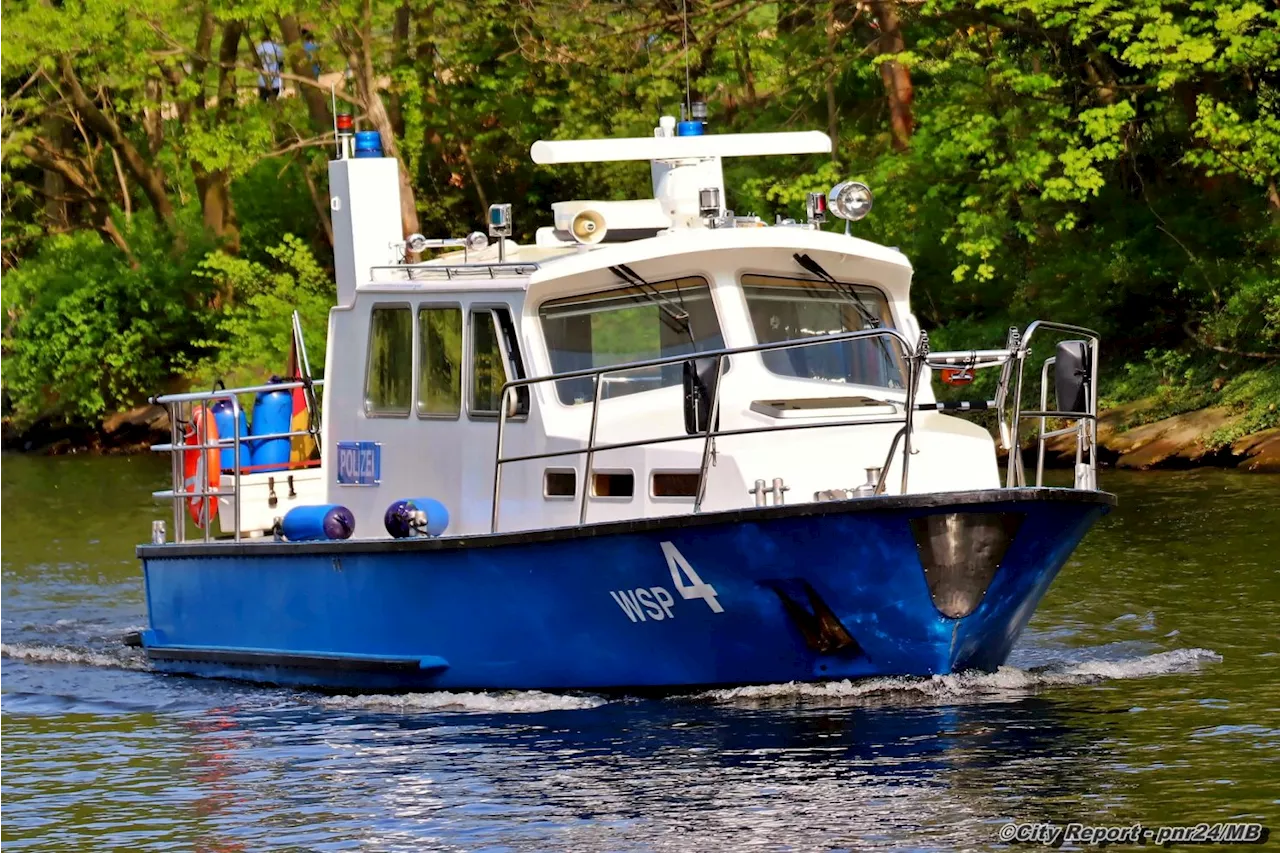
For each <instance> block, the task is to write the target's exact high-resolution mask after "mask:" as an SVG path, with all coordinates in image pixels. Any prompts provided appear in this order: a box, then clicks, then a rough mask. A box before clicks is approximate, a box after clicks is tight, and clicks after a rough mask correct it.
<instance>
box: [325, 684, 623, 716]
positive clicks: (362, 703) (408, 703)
mask: <svg viewBox="0 0 1280 853" xmlns="http://www.w3.org/2000/svg"><path fill="white" fill-rule="evenodd" d="M606 701H608V700H606V699H604V698H602V697H600V696H579V695H573V696H570V695H564V694H558V693H543V692H542V691H540V690H506V691H494V692H491V693H489V692H485V693H449V692H444V691H442V692H439V693H405V694H402V695H387V694H369V695H362V696H327V697H325V698H323V699H321V700H320V704H322V705H324V706H325V707H328V708H335V709H341V710H349V711H384V712H385V711H390V712H393V713H413V712H423V711H472V712H481V713H490V714H536V713H538V712H541V711H583V710H588V709H590V708H598V707H600V706H601V705H603V704H605V703H606Z"/></svg>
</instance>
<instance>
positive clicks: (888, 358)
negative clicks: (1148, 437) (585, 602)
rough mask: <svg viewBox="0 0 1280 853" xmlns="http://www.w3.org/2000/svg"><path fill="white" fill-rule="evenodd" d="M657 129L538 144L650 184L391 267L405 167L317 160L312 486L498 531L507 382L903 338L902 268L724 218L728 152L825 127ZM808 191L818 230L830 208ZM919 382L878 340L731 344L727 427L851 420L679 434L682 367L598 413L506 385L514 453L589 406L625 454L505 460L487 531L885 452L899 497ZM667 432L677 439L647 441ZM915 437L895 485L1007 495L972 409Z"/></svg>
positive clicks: (603, 441)
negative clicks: (321, 261) (330, 270)
mask: <svg viewBox="0 0 1280 853" xmlns="http://www.w3.org/2000/svg"><path fill="white" fill-rule="evenodd" d="M670 130H671V128H670V127H669V126H668V124H667V123H664V124H663V125H662V126H660V127H659V128H658V129H657V135H655V137H654V138H651V139H650V138H644V139H632V140H585V141H565V142H538V143H536V144H535V145H534V146H533V152H532V153H533V157H534V160H535V161H536V162H540V163H549V164H550V163H568V162H581V161H598V160H627V159H637V160H650V161H651V163H652V173H653V181H654V198H653V199H652V200H647V201H646V200H639V201H636V202H605V203H595V202H591V201H583V202H564V203H560V204H558V205H557V206H556V210H555V215H554V218H553V221H552V224H551V225H550V226H548V227H546V228H543V229H541V230H540V232H539V238H538V240H537V242H536V244H535V245H516V244H514V243H512V242H510V241H506V240H505V238H504V237H502V236H501V234H502V231H503V229H502V227H501V225H499V227H498V228H496V229H495V230H496V231H497V233H498V234H499V236H498V240H499V244H498V245H490V246H487V247H485V248H477V247H478V246H479V243H480V242H483V241H474V240H473V241H472V243H471V245H470V246H469V247H468V248H466V249H464V250H459V251H453V252H450V253H449V254H446V255H443V256H441V257H438V258H435V259H432V260H429V261H425V262H419V263H404V262H403V259H404V257H405V255H406V246H405V245H404V243H405V241H404V240H402V238H401V234H400V233H399V218H398V211H399V199H398V176H397V174H396V171H395V161H394V160H392V159H341V160H337V161H334V162H333V163H332V164H331V168H330V180H331V193H332V208H333V213H334V216H333V220H334V236H335V241H334V242H335V246H338V245H343V246H344V248H343V249H342V250H341V251H337V252H336V260H337V264H338V303H339V304H338V305H337V307H335V308H334V310H333V311H332V313H331V315H330V320H329V329H328V353H327V358H326V360H325V366H326V367H325V391H324V400H323V410H324V411H323V415H324V416H323V448H324V459H325V462H324V465H323V466H322V469H321V470H322V471H323V472H324V478H325V484H324V490H325V501H326V502H328V503H335V504H341V505H343V506H346V507H348V508H350V509H351V510H352V511H353V512H354V513H355V516H356V520H357V524H356V533H355V535H356V537H358V538H363V537H371V538H381V537H385V536H386V535H387V534H386V532H385V531H384V529H383V523H382V522H383V514H384V512H385V511H386V509H387V507H388V506H389V505H390V504H391V503H392V502H393V501H395V500H397V499H401V498H413V497H420V496H429V497H433V498H435V499H437V500H439V501H440V502H442V503H443V504H444V505H445V506H446V507H447V508H448V510H449V513H450V516H451V522H450V525H449V529H448V533H449V534H450V535H467V534H477V533H487V532H489V531H490V527H491V523H492V519H493V503H494V483H495V462H494V460H495V449H496V447H497V440H498V428H499V423H498V421H499V408H500V406H501V403H500V400H501V397H502V394H501V391H502V387H503V385H504V384H505V383H507V382H511V381H518V380H523V379H527V378H535V377H546V376H550V375H552V374H563V373H572V372H574V371H584V370H589V369H591V368H600V367H603V366H606V365H612V364H621V363H628V362H643V361H651V360H656V359H661V358H664V357H674V356H681V355H689V356H691V357H692V356H693V355H695V354H697V353H703V352H708V351H715V350H722V349H736V348H744V347H754V346H756V345H758V344H764V343H772V342H781V341H786V340H799V339H820V338H821V337H823V336H829V335H832V334H841V333H846V332H853V331H856V330H859V329H868V328H876V327H881V328H892V329H895V330H897V332H898V333H899V335H900V337H901V338H902V339H905V340H907V341H910V342H915V341H917V340H918V339H919V337H920V328H919V324H918V322H917V320H916V318H915V317H914V316H913V315H912V313H911V307H910V285H911V273H912V270H911V265H910V263H909V261H908V260H907V259H906V258H905V257H904V256H903V255H902V254H901V253H900V252H898V251H896V250H894V249H891V248H887V247H885V246H881V245H878V244H875V243H871V242H868V241H866V240H862V239H859V238H857V237H852V236H846V235H842V234H838V233H833V232H829V231H823V230H820V229H819V228H818V227H817V224H816V222H805V223H799V224H797V223H788V224H779V225H766V224H764V223H761V222H760V221H759V220H757V219H754V218H752V217H739V216H735V215H734V214H733V212H732V211H729V210H727V209H726V205H725V199H726V189H725V187H724V185H723V176H722V175H723V173H722V170H721V166H720V159H721V158H722V157H729V156H750V155H758V154H778V153H803V152H818V151H829V150H830V140H828V139H827V137H826V136H825V135H824V134H821V133H800V134H746V135H736V136H735V135H720V136H715V135H709V136H688V137H676V136H669V135H667V134H669V133H670ZM868 203H869V202H868ZM834 204H835V200H833V205H834ZM811 207H816V208H817V209H816V210H815V211H814V213H815V216H814V219H816V220H817V221H820V219H821V217H822V215H823V214H824V213H825V204H823V203H820V202H818V201H816V200H811ZM409 242H410V243H411V244H412V243H413V240H412V239H411V240H410V241H409ZM430 242H431V241H419V245H421V244H422V243H430ZM453 242H454V243H458V242H460V241H453ZM797 256H799V258H798V257H797ZM815 270H817V271H816V272H815ZM909 379H910V377H909V370H908V367H907V363H906V361H904V360H903V358H902V357H901V353H900V352H899V351H898V344H897V343H895V342H894V341H892V340H889V339H886V338H876V339H873V338H866V339H859V340H852V341H851V340H842V341H840V342H838V343H830V344H823V345H819V346H811V347H806V348H803V349H788V350H774V351H769V352H751V353H742V354H734V355H731V356H729V357H727V359H726V360H725V362H724V371H723V375H722V377H721V379H720V383H719V391H718V393H719V403H718V409H719V424H718V429H719V430H721V431H732V430H741V429H751V428H757V427H767V426H770V425H789V426H794V425H800V424H806V423H809V424H822V423H831V422H833V421H834V420H839V419H844V420H850V419H857V420H859V421H866V423H860V424H859V425H856V426H837V427H831V428H821V429H801V430H793V431H779V432H760V433H751V434H744V435H722V436H719V437H716V438H714V439H711V440H710V441H706V440H704V437H703V435H702V434H701V433H699V432H696V431H694V432H690V430H689V424H688V423H687V422H686V416H685V412H686V404H685V385H684V377H683V374H682V370H681V369H680V367H679V365H671V364H667V365H659V366H653V367H647V368H640V369H636V370H632V371H625V372H615V373H613V374H611V375H606V376H603V377H601V378H600V379H599V388H600V399H599V401H598V405H595V404H593V398H594V393H593V388H594V387H595V386H594V382H595V380H594V379H591V378H584V377H578V378H574V379H566V380H559V381H555V382H542V383H538V384H533V385H529V386H526V387H522V388H519V389H511V390H510V392H509V393H508V397H510V400H511V405H510V406H509V408H508V409H507V417H506V418H505V422H504V425H503V433H504V434H503V446H502V454H503V457H504V458H510V457H513V456H537V455H539V454H548V453H552V452H556V451H579V450H582V449H584V448H586V447H587V443H588V439H589V436H590V435H591V433H592V429H593V419H594V421H595V424H594V430H595V442H594V445H593V446H594V447H603V446H606V445H618V444H625V445H628V446H625V447H618V448H615V449H604V450H598V451H596V452H594V453H592V454H591V456H590V461H589V468H590V470H589V473H588V457H587V455H586V454H584V453H575V454H573V455H564V456H559V457H540V458H535V459H530V460H527V461H520V462H511V463H507V464H505V465H503V470H502V474H501V487H500V493H499V496H498V514H497V515H498V518H499V522H498V525H497V528H498V529H499V530H501V531H512V530H526V529H537V528H547V527H558V526H564V525H573V524H578V523H579V522H580V521H581V520H583V519H584V518H585V520H586V521H587V522H594V521H602V520H612V519H627V518H644V517H651V516H659V515H672V514H684V513H690V512H693V511H694V508H695V503H698V508H699V509H700V510H704V511H710V510H720V509H729V508H736V507H745V506H754V505H756V503H757V501H759V500H785V501H786V502H787V503H796V502H805V501H811V500H816V499H821V498H827V497H830V496H832V495H833V494H838V495H844V494H849V495H852V494H853V493H854V492H853V490H854V489H856V488H857V487H859V486H862V485H863V484H865V483H866V482H867V479H868V473H867V469H876V468H883V467H884V466H885V465H886V464H887V465H888V470H887V472H885V474H884V476H883V477H882V478H881V479H882V489H883V491H882V493H888V494H894V493H897V492H898V491H900V490H901V488H902V483H901V481H902V477H901V471H900V467H901V464H902V454H901V453H898V454H891V453H890V447H891V445H893V444H894V440H895V436H896V435H898V433H899V432H900V431H901V430H902V426H903V423H902V422H903V417H904V407H905V403H906V400H907V384H908V382H909ZM929 381H930V376H929V371H928V369H927V368H926V369H924V372H923V375H922V376H921V377H920V380H919V382H920V384H919V391H918V395H917V397H916V400H917V402H918V403H921V404H928V403H932V402H933V401H934V397H933V393H932V391H931V389H930V387H929ZM673 436H674V437H682V438H681V440H678V441H668V442H666V443H656V444H644V443H642V442H644V441H646V440H652V439H660V438H670V437H673ZM910 441H911V447H912V456H911V462H910V471H909V474H910V476H909V478H908V482H907V490H908V491H910V492H937V491H948V490H961V489H986V488H996V487H998V486H999V485H1000V483H999V475H998V469H997V462H996V453H995V446H994V442H993V441H992V439H991V437H990V435H989V434H988V432H987V431H986V430H985V429H983V428H981V427H979V426H977V425H974V424H971V423H969V422H967V421H965V420H962V419H960V418H956V417H951V416H947V415H943V414H940V413H937V412H931V411H920V412H917V413H915V420H914V426H913V430H912V432H911V437H910ZM359 442H363V443H364V444H361V445H359V446H358V447H355V445H356V443H359ZM340 447H344V448H346V449H347V450H346V452H347V453H349V454H355V453H356V452H357V451H358V452H359V453H363V454H365V455H364V456H361V457H359V458H361V459H365V458H371V457H369V456H368V454H369V453H376V455H377V471H376V476H369V474H368V472H364V474H363V475H361V473H360V472H358V471H356V470H355V468H354V467H353V465H354V463H352V460H354V459H356V458H357V457H356V456H355V455H350V456H348V457H347V463H348V464H346V466H345V468H344V466H343V465H341V464H339V460H338V456H337V455H336V454H338V453H340V452H342V451H340V450H339V448H340ZM707 449H710V450H711V452H710V453H709V454H706V453H705V451H706V450H707ZM704 456H706V457H707V459H708V463H707V465H706V467H705V469H704V465H703V462H704ZM356 467H358V466H356ZM775 480H779V481H781V482H780V483H779V484H778V486H777V490H776V491H775ZM757 481H764V483H765V484H766V489H767V491H768V493H769V494H768V496H765V495H762V494H760V493H759V490H758V489H757V485H756V484H757ZM783 488H785V492H784V491H782V489H783ZM846 490H848V491H847V492H846ZM584 491H585V495H584ZM699 491H701V492H702V494H701V497H700V502H699V495H698V494H697V493H698V492H699ZM584 498H585V499H584Z"/></svg>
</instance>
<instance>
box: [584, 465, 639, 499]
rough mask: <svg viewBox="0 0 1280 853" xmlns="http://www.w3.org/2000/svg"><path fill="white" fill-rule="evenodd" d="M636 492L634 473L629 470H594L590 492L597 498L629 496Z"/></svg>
mask: <svg viewBox="0 0 1280 853" xmlns="http://www.w3.org/2000/svg"><path fill="white" fill-rule="evenodd" d="M635 493H636V475H635V474H633V473H632V472H630V471H595V472H593V473H592V475H591V494H592V496H593V497H597V498H629V497H631V496H632V495H634V494H635Z"/></svg>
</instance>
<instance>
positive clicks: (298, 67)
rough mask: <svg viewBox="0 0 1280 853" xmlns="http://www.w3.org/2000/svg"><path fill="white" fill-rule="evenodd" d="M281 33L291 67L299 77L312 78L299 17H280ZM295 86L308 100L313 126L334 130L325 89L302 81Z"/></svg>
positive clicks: (320, 129)
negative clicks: (303, 44)
mask: <svg viewBox="0 0 1280 853" xmlns="http://www.w3.org/2000/svg"><path fill="white" fill-rule="evenodd" d="M280 35H281V37H282V38H283V39H284V43H285V48H286V49H287V51H288V54H289V57H290V59H289V67H290V69H291V70H292V71H293V73H294V74H295V75H297V76H298V77H306V78H307V79H310V78H311V76H312V73H313V72H312V68H311V58H310V57H309V56H307V52H306V51H305V50H303V49H302V28H301V27H300V26H298V19H297V18H295V17H293V16H292V15H285V16H283V17H282V18H280ZM294 87H295V88H296V89H297V90H298V96H299V97H301V98H302V100H303V101H305V102H306V105H307V115H308V116H310V117H311V126H312V127H313V128H314V129H315V130H318V131H322V132H323V131H326V130H332V129H333V118H332V117H331V116H330V115H329V99H328V98H326V97H325V96H324V91H323V90H321V89H319V88H317V87H315V86H309V85H307V84H306V83H300V82H295V83H294Z"/></svg>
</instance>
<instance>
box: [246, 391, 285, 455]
mask: <svg viewBox="0 0 1280 853" xmlns="http://www.w3.org/2000/svg"><path fill="white" fill-rule="evenodd" d="M281 381H283V380H281V379H280V377H279V376H272V377H271V379H270V382H271V383H276V382H281ZM291 420H293V394H291V393H290V391H289V389H288V388H281V389H279V390H277V391H259V392H258V396H257V398H256V399H255V400H254V401H253V423H252V425H251V426H250V431H249V434H250V435H253V436H259V435H279V434H280V433H287V432H289V423H290V421H291ZM249 444H250V449H249V460H250V463H249V464H250V465H251V466H252V468H253V471H254V473H261V472H263V471H284V470H286V469H287V468H288V467H289V439H288V438H266V439H259V438H255V439H254V440H252V441H250V442H249Z"/></svg>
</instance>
